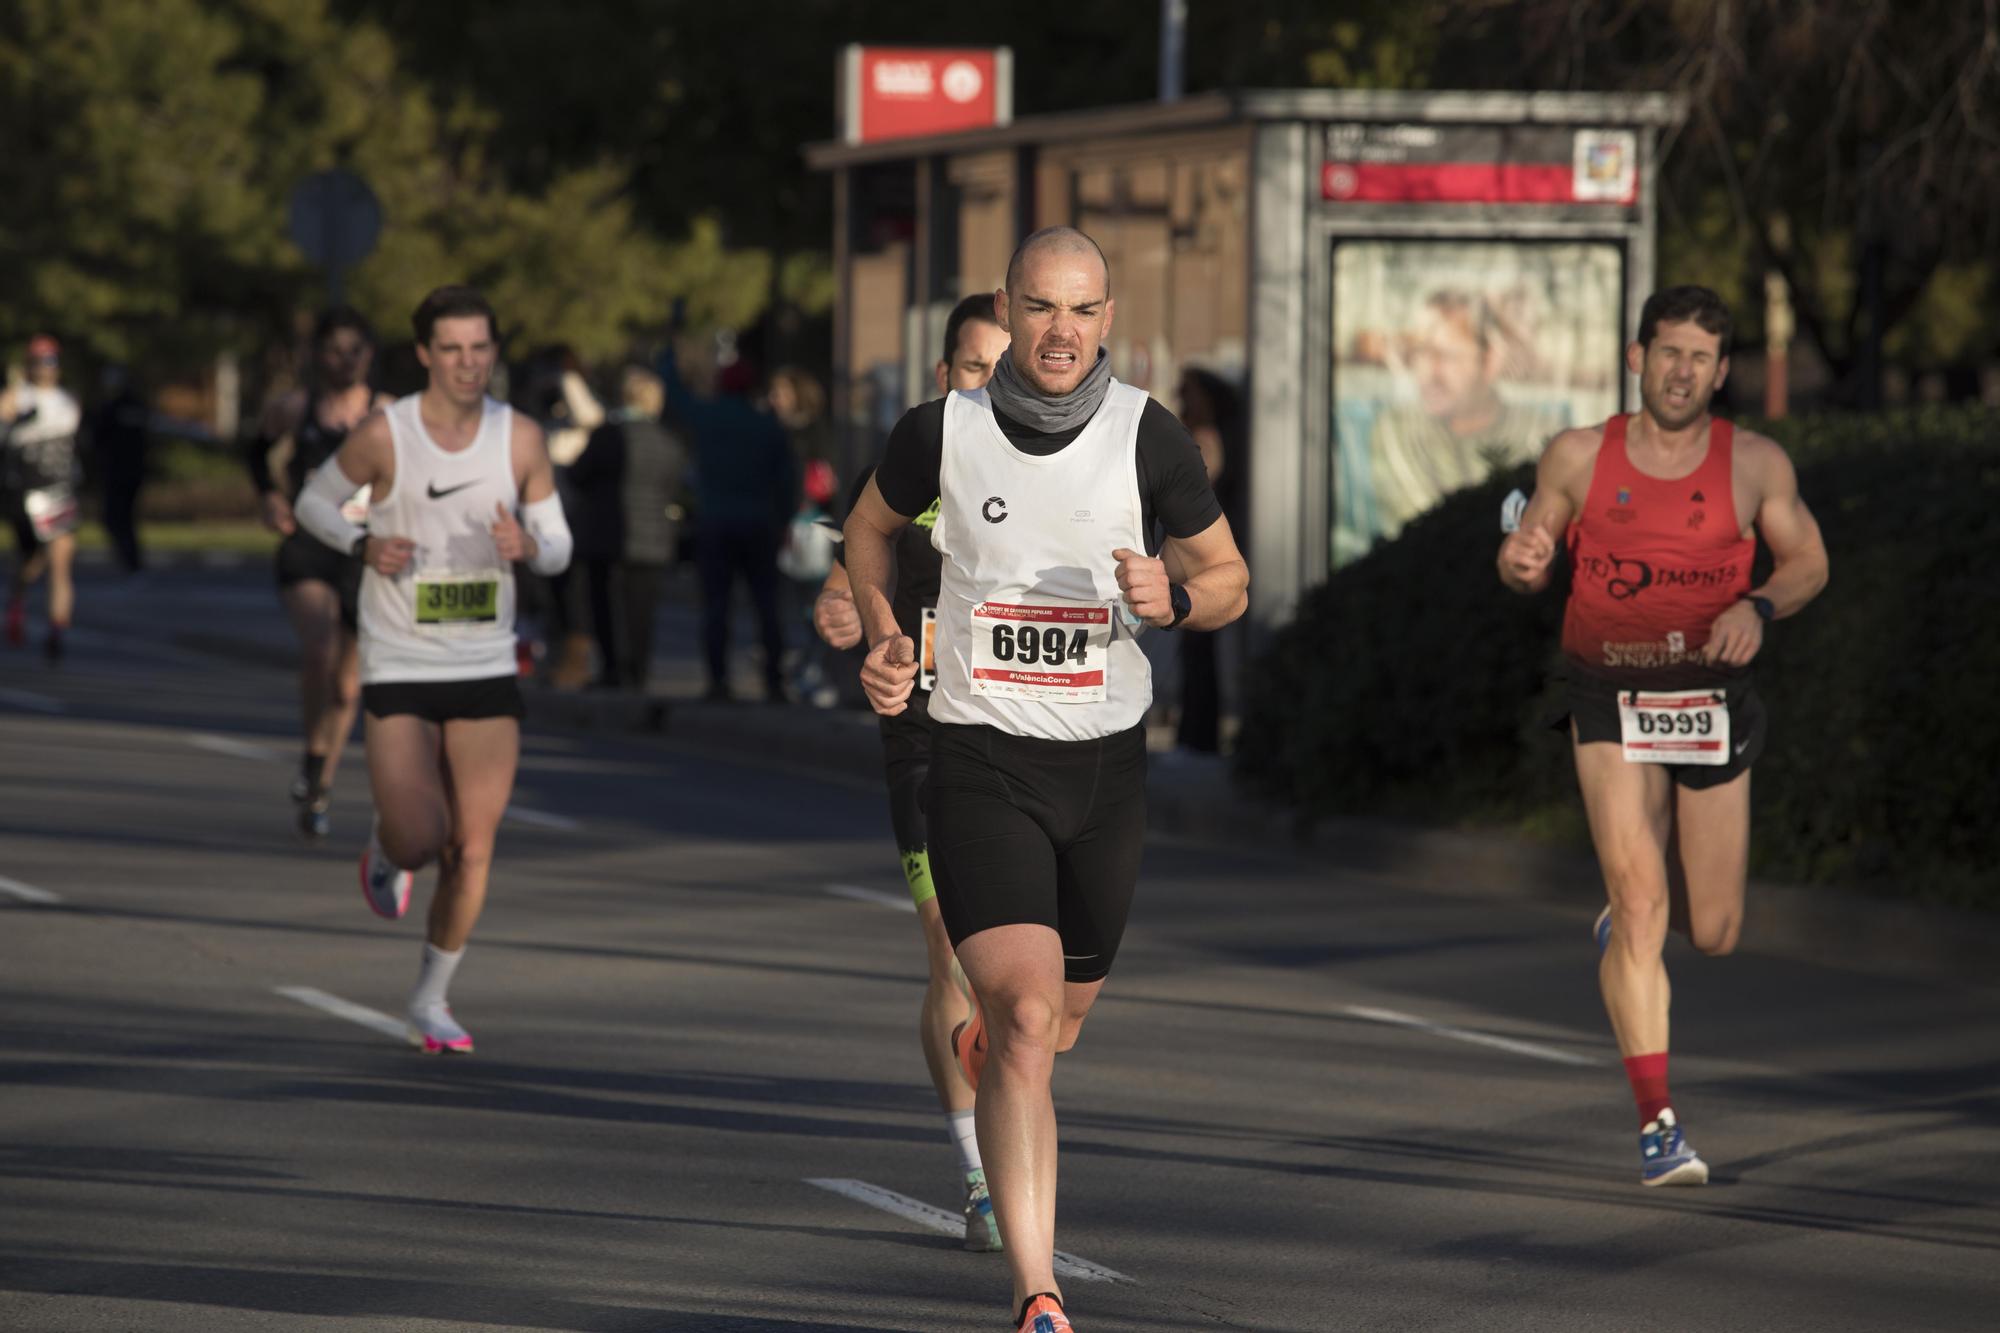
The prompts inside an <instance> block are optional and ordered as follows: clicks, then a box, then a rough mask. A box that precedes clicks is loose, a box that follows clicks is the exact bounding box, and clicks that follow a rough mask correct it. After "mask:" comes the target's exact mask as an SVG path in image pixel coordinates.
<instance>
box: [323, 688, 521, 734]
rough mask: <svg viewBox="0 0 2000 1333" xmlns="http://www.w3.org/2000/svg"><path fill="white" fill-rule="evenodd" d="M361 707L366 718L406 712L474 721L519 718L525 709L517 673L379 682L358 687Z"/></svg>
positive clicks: (440, 720)
mask: <svg viewBox="0 0 2000 1333" xmlns="http://www.w3.org/2000/svg"><path fill="white" fill-rule="evenodd" d="M361 708H362V711H364V712H366V713H367V714H368V715H369V716H370V717H397V716H401V715H404V714H408V715H411V716H415V717H420V718H422V719H423V720H424V721H426V722H435V723H438V724H440V725H441V724H443V723H446V722H475V721H478V720H479V719H481V718H488V717H511V718H515V719H519V718H520V717H521V715H522V714H523V713H525V712H527V709H526V707H525V706H524V705H523V703H522V700H521V680H520V677H518V676H494V677H491V678H489V679H487V680H411V681H395V680H392V681H382V682H380V683H378V684H374V685H363V686H362V687H361Z"/></svg>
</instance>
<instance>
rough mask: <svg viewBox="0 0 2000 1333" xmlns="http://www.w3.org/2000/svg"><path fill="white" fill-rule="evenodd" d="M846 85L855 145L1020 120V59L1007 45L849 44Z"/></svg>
mask: <svg viewBox="0 0 2000 1333" xmlns="http://www.w3.org/2000/svg"><path fill="white" fill-rule="evenodd" d="M840 81H841V103H842V105H841V122H842V123H841V133H842V137H843V138H845V139H846V141H847V142H848V143H877V142H880V141H881V140H883V139H909V138H915V137H919V136H922V135H929V134H953V133H956V132H958V131H960V130H977V129H986V128H988V127H990V126H994V125H1005V124H1008V123H1009V122H1010V121H1012V120H1013V119H1014V57H1013V52H1012V51H1010V50H1009V49H1008V48H1007V47H1004V46H1002V47H988V48H984V49H970V50H962V51H943V50H933V49H929V48H920V47H888V46H850V47H848V48H847V49H846V51H845V52H844V53H843V54H842V57H841V80H840Z"/></svg>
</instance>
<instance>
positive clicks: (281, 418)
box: [245, 306, 386, 839]
mask: <svg viewBox="0 0 2000 1333" xmlns="http://www.w3.org/2000/svg"><path fill="white" fill-rule="evenodd" d="M312 351H313V361H312V365H311V367H310V372H309V377H308V386H307V387H305V388H300V389H295V390H293V391H292V392H291V393H288V394H286V395H285V396H284V397H282V398H280V399H278V400H277V401H276V402H274V403H272V404H271V406H270V407H268V408H267V409H265V412H264V417H263V420H262V421H261V422H260V423H259V425H258V431H257V438H256V439H254V440H253V441H251V444H250V452H249V456H248V457H247V458H246V459H245V462H246V463H247V465H248V466H249V469H250V479H251V481H252V482H254V483H255V484H256V487H257V490H258V492H259V494H260V495H261V497H262V500H263V508H264V524H265V526H266V527H268V528H270V529H271V530H272V531H274V532H278V533H281V534H283V536H284V541H283V542H281V543H279V546H278V558H277V575H278V590H279V596H280V597H282V598H283V599H284V603H285V614H286V615H287V616H289V617H290V619H291V622H292V629H293V630H294V631H295V632H296V633H297V634H298V636H299V702H300V706H301V713H302V715H303V717H302V721H303V730H304V732H305V754H304V756H303V757H302V758H301V760H300V762H299V773H298V776H297V777H296V778H295V779H293V781H292V801H293V803H294V804H295V805H296V806H297V807H298V820H299V831H300V832H301V833H303V834H304V835H305V836H306V837H308V838H314V839H318V838H324V837H326V836H327V834H328V833H329V832H330V831H331V828H332V821H331V819H330V817H329V815H328V802H329V793H330V792H331V791H332V789H333V774H334V770H335V769H337V768H339V767H340V752H341V750H342V749H343V748H344V747H345V746H346V744H347V738H348V736H349V735H350V734H351V733H352V732H353V730H354V714H355V710H356V708H357V707H358V706H359V704H360V698H361V694H360V691H361V660H360V648H359V640H358V638H357V630H356V624H355V621H356V603H357V600H358V598H359V596H360V591H361V562H360V561H359V560H358V559H356V558H355V557H353V556H351V555H348V554H345V553H343V552H340V551H335V550H333V549H332V548H330V547H328V546H326V545H325V544H324V543H322V542H320V541H319V540H318V539H317V538H315V537H314V536H313V535H312V534H311V533H309V532H306V531H305V530H303V529H302V528H300V527H299V526H298V524H297V522H296V521H295V520H294V519H293V517H292V504H293V502H294V501H295V500H297V499H298V495H299V492H300V491H302V490H304V489H305V485H306V481H307V479H308V478H310V477H311V476H312V474H313V473H314V471H316V470H317V469H318V468H319V467H320V466H321V465H322V464H323V463H325V462H326V460H327V459H329V458H331V457H333V455H334V454H335V453H337V452H338V451H339V449H340V446H341V442H342V441H344V440H345V439H346V438H347V433H348V431H350V430H352V429H353V428H354V426H355V425H357V424H358V423H359V422H360V421H361V419H362V418H363V417H365V416H367V415H368V414H369V413H370V412H372V411H373V410H374V409H375V407H376V406H377V404H378V402H379V401H386V399H385V398H382V397H380V396H378V395H377V394H376V393H375V391H374V390H373V389H371V388H369V387H368V368H369V365H370V364H371V363H372V362H373V360H374V357H375V337H374V334H373V333H372V332H371V331H370V330H369V327H368V324H367V321H366V320H364V319H362V317H361V316H360V315H359V314H358V313H356V312H355V311H353V310H350V309H348V308H346V307H344V306H342V307H337V308H335V309H332V310H329V311H327V312H326V313H325V314H323V315H321V316H320V319H319V323H318V324H317V325H315V326H314V328H313V340H312ZM287 444H288V445H289V453H286V452H285V448H284V446H285V445H287ZM274 453H277V454H280V455H282V456H283V458H284V462H283V477H284V484H283V485H282V486H280V485H279V484H278V482H277V480H276V479H275V478H274V477H273V476H272V471H271V461H272V455H273V454H274ZM350 503H351V504H352V505H353V507H354V514H353V517H355V518H356V520H357V521H359V519H360V515H362V514H363V513H365V512H366V509H367V503H368V502H367V499H366V497H365V495H364V496H356V497H355V499H354V500H353V501H351V502H350Z"/></svg>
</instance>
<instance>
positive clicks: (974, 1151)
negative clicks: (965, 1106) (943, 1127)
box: [944, 1111, 984, 1176]
mask: <svg viewBox="0 0 2000 1333" xmlns="http://www.w3.org/2000/svg"><path fill="white" fill-rule="evenodd" d="M944 1122H945V1124H947V1125H949V1126H951V1141H952V1142H953V1143H956V1144H957V1145H958V1164H959V1165H960V1166H961V1167H963V1168H965V1174H966V1175H968V1176H969V1175H971V1174H972V1173H973V1172H974V1171H979V1170H983V1169H984V1168H983V1167H982V1166H981V1165H980V1163H979V1138H978V1136H977V1135H975V1134H974V1133H973V1131H972V1112H970V1111H947V1112H945V1115H944Z"/></svg>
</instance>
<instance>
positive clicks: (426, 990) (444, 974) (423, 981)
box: [410, 940, 465, 1009]
mask: <svg viewBox="0 0 2000 1333" xmlns="http://www.w3.org/2000/svg"><path fill="white" fill-rule="evenodd" d="M464 957H465V950H464V949H460V950H458V951H457V952H456V953H446V952H445V951H444V950H443V949H440V948H438V947H437V945H435V944H432V943H430V942H429V941H428V940H427V941H425V943H424V965H423V968H422V970H420V971H419V972H418V973H417V988H416V990H414V991H412V992H411V993H410V1008H412V1009H433V1008H440V1009H441V1008H443V1007H444V992H445V988H446V987H447V986H449V985H451V974H452V973H454V972H456V971H458V964H459V960H460V959H462V958H464Z"/></svg>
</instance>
